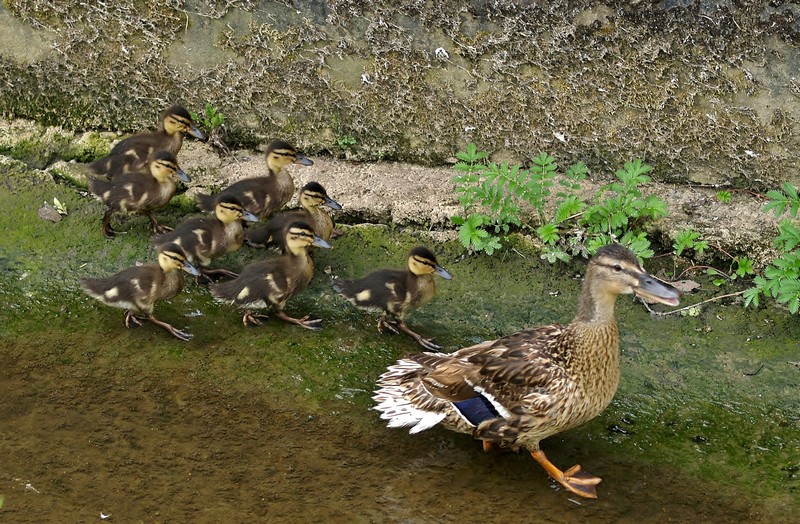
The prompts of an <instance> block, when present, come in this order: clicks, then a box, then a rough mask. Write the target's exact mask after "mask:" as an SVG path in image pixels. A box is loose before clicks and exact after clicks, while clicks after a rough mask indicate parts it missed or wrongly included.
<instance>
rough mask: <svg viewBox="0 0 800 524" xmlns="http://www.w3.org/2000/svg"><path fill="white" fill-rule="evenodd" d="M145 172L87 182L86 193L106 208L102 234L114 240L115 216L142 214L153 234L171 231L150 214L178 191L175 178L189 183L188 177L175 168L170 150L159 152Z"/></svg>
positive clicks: (173, 157)
mask: <svg viewBox="0 0 800 524" xmlns="http://www.w3.org/2000/svg"><path fill="white" fill-rule="evenodd" d="M147 173H149V174H150V175H151V176H146V175H145V174H142V173H139V172H136V171H134V172H130V173H124V174H121V175H119V176H117V177H115V178H114V179H112V180H105V179H100V178H90V179H89V190H90V191H91V192H92V194H94V196H96V197H97V199H98V200H100V202H102V203H103V204H105V205H106V206H108V209H107V210H106V212H105V214H104V215H103V235H105V236H106V237H107V238H114V236H115V235H116V232H115V231H114V230H113V229H112V228H111V216H112V215H113V214H114V213H117V212H119V213H143V214H145V215H147V216H148V217H149V218H150V222H151V223H152V226H153V232H154V233H165V232H167V231H172V229H171V228H169V227H167V226H164V225H161V224H159V223H158V221H157V220H156V217H155V216H154V215H153V210H155V209H159V208H162V207H164V206H166V205H167V204H168V203H169V201H170V199H171V198H172V196H173V195H174V194H175V189H176V188H177V183H176V180H175V179H176V178H177V179H180V180H181V181H182V182H190V181H191V179H190V178H189V176H188V175H187V174H186V173H184V172H183V170H182V169H181V168H180V167H179V166H178V161H177V160H176V159H175V155H173V154H172V153H170V152H169V151H159V152H158V153H157V154H156V155H155V157H154V159H153V161H152V162H151V163H150V166H149V169H147Z"/></svg>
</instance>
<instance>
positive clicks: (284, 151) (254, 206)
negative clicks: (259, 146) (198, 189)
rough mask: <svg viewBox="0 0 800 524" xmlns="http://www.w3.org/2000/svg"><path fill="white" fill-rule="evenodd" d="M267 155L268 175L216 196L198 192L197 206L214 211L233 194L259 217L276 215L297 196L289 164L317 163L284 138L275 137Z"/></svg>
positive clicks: (250, 180) (239, 182)
mask: <svg viewBox="0 0 800 524" xmlns="http://www.w3.org/2000/svg"><path fill="white" fill-rule="evenodd" d="M266 158H267V169H268V170H269V173H268V174H267V175H266V176H259V177H251V178H245V179H243V180H239V181H238V182H234V183H233V184H231V185H230V186H228V187H227V188H225V189H223V190H222V191H221V192H220V193H217V194H214V195H204V194H198V195H197V205H198V206H199V207H200V209H202V210H204V211H211V210H212V209H214V206H215V205H216V203H217V202H218V201H219V199H220V198H223V197H225V196H233V197H236V198H238V199H239V201H240V202H241V203H242V205H243V206H244V209H246V210H247V211H250V212H251V213H253V214H254V215H256V216H257V217H258V218H259V220H260V219H262V218H265V217H268V216H270V215H272V214H273V213H274V212H275V211H277V210H279V209H280V208H282V207H283V206H285V205H286V203H287V202H289V200H290V199H291V198H292V196H294V179H293V178H292V175H290V174H289V173H288V172H287V171H286V170H285V169H284V168H285V167H286V166H288V165H289V164H301V165H304V166H310V165H313V164H314V162H312V161H311V160H310V159H308V158H306V157H304V156H303V155H301V154H299V153H298V152H297V150H296V149H295V148H294V147H293V146H292V145H291V144H289V143H288V142H284V141H283V140H275V141H274V142H272V143H270V144H269V146H267V152H266Z"/></svg>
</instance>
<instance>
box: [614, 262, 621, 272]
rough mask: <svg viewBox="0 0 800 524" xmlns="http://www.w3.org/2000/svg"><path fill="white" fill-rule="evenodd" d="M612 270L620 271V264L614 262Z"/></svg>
mask: <svg viewBox="0 0 800 524" xmlns="http://www.w3.org/2000/svg"><path fill="white" fill-rule="evenodd" d="M614 271H617V272H619V271H622V266H620V265H619V264H614Z"/></svg>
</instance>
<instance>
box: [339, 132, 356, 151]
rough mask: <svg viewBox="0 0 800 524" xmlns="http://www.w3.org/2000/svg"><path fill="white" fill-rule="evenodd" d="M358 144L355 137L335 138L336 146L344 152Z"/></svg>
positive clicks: (343, 136)
mask: <svg viewBox="0 0 800 524" xmlns="http://www.w3.org/2000/svg"><path fill="white" fill-rule="evenodd" d="M357 143H358V140H356V137H354V136H352V135H342V136H339V137H336V145H337V146H339V149H341V150H343V151H346V150H348V149H350V148H352V147H353V146H355V145H356V144H357Z"/></svg>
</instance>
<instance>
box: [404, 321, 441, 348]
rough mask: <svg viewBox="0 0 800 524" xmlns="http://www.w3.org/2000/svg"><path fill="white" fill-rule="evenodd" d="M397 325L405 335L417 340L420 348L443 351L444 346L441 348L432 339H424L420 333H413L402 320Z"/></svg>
mask: <svg viewBox="0 0 800 524" xmlns="http://www.w3.org/2000/svg"><path fill="white" fill-rule="evenodd" d="M396 325H397V327H399V328H400V329H401V330H402V331H403V333H405V334H406V335H408V336H410V337H411V338H413V339H414V340H416V341H417V344H419V345H420V346H422V347H424V348H425V349H427V350H428V351H441V350H442V346H440V345H439V344H437V343H436V342H434V341H433V340H432V339H430V338H424V337H422V335H420V334H419V333H414V332H413V331H411V328H409V327H408V326H407V325H406V323H405V322H403V321H402V320H397V322H396Z"/></svg>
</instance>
